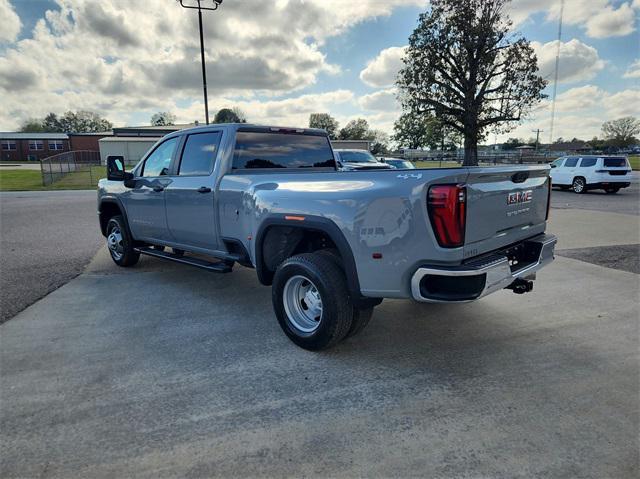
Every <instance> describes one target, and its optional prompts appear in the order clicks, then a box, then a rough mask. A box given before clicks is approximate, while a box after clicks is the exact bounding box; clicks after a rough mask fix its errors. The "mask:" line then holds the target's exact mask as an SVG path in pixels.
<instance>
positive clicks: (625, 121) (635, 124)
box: [602, 116, 640, 148]
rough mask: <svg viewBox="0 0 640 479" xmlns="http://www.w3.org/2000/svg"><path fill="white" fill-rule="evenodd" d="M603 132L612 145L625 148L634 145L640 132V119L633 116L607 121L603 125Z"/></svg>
mask: <svg viewBox="0 0 640 479" xmlns="http://www.w3.org/2000/svg"><path fill="white" fill-rule="evenodd" d="M602 133H603V134H604V136H605V138H606V139H607V140H609V143H610V144H611V145H612V146H617V147H621V148H624V147H625V146H629V145H633V144H634V143H636V142H637V141H638V140H637V139H636V135H637V134H639V133H640V120H638V119H637V118H634V117H633V116H626V117H624V118H618V119H617V120H611V121H606V122H604V123H603V125H602Z"/></svg>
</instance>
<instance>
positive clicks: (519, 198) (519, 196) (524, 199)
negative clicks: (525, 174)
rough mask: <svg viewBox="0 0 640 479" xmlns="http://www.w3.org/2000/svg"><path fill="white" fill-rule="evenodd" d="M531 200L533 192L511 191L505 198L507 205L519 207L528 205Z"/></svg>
mask: <svg viewBox="0 0 640 479" xmlns="http://www.w3.org/2000/svg"><path fill="white" fill-rule="evenodd" d="M531 198H533V190H526V191H512V192H511V193H509V195H508V196H507V204H508V205H520V204H524V203H530V202H531Z"/></svg>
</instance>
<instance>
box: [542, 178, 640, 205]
mask: <svg viewBox="0 0 640 479" xmlns="http://www.w3.org/2000/svg"><path fill="white" fill-rule="evenodd" d="M636 175H637V173H636ZM551 206H552V207H553V208H561V209H581V210H595V211H612V212H615V213H623V214H628V215H640V183H637V182H636V183H634V184H632V185H631V186H629V188H625V189H622V190H620V191H619V192H618V193H616V194H615V195H608V194H606V193H605V192H604V191H602V190H593V191H587V192H586V193H584V194H581V195H577V194H575V193H574V192H573V191H563V190H560V189H558V188H554V189H553V192H552V193H551Z"/></svg>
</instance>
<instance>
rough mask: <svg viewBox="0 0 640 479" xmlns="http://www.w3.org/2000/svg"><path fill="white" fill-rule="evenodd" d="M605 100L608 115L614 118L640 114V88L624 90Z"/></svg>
mask: <svg viewBox="0 0 640 479" xmlns="http://www.w3.org/2000/svg"><path fill="white" fill-rule="evenodd" d="M605 101H606V105H605V108H606V110H607V113H608V116H610V117H612V118H619V117H622V116H640V90H623V91H621V92H618V93H615V94H613V95H610V96H609V97H608V98H607V99H606V100H605Z"/></svg>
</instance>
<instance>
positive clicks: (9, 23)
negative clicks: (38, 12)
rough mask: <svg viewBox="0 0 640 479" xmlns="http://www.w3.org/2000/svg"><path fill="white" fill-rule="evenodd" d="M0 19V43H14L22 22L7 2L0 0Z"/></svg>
mask: <svg viewBox="0 0 640 479" xmlns="http://www.w3.org/2000/svg"><path fill="white" fill-rule="evenodd" d="M0 18H2V28H0V43H3V42H13V41H15V39H16V38H17V37H18V34H19V33H20V30H21V29H22V22H21V21H20V17H19V16H18V14H17V13H16V11H15V10H14V9H13V5H11V4H10V3H9V0H0Z"/></svg>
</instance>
